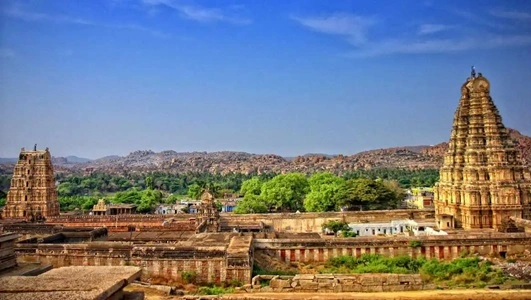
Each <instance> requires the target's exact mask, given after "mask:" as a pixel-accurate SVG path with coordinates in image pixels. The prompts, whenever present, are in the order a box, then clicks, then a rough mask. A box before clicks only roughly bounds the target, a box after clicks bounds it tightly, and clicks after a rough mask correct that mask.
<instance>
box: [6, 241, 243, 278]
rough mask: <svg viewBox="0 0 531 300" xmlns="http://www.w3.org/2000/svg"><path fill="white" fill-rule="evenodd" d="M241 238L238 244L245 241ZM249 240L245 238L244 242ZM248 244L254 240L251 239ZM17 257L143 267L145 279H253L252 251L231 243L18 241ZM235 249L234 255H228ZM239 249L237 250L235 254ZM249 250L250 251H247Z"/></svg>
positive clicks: (69, 263)
mask: <svg viewBox="0 0 531 300" xmlns="http://www.w3.org/2000/svg"><path fill="white" fill-rule="evenodd" d="M239 238H245V237H234V238H233V239H232V240H231V244H232V242H233V240H236V241H235V242H234V244H236V245H240V246H241V245H242V242H241V241H238V239H239ZM245 243H246V242H245V241H243V244H245ZM247 244H249V245H250V244H251V243H250V241H248V242H247ZM16 253H17V259H18V260H19V261H21V262H40V263H43V264H51V265H53V267H54V268H58V267H63V266H123V265H133V266H138V267H141V268H142V280H144V281H151V282H155V281H158V282H179V281H182V275H183V273H184V272H193V273H195V274H196V275H197V277H196V279H197V281H198V282H215V283H221V282H224V281H230V280H239V281H241V282H243V283H249V282H250V281H251V272H252V260H253V258H252V256H251V255H252V252H251V251H250V250H249V249H247V251H245V250H244V249H240V251H238V250H235V249H231V246H230V245H229V246H228V247H225V246H215V247H193V246H190V247H187V246H182V245H179V246H177V245H160V244H159V245H149V246H147V245H146V246H144V245H142V246H140V245H132V244H128V243H112V242H92V243H86V244H18V245H17V247H16ZM227 253H233V255H227ZM235 253H236V254H235ZM245 253H247V255H245Z"/></svg>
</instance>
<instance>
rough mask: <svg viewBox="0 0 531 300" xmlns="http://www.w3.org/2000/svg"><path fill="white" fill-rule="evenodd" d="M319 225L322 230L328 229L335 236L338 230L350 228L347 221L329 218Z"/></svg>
mask: <svg viewBox="0 0 531 300" xmlns="http://www.w3.org/2000/svg"><path fill="white" fill-rule="evenodd" d="M321 227H322V228H323V230H325V229H328V230H329V231H331V232H333V233H334V235H336V236H337V233H338V232H339V231H350V230H351V229H350V227H349V226H348V224H347V222H345V221H339V220H330V221H328V222H326V223H324V224H323V225H322V226H321Z"/></svg>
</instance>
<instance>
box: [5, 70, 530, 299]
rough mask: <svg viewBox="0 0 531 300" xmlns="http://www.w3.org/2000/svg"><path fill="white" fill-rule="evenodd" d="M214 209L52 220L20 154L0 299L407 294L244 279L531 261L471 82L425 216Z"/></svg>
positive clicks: (47, 183)
mask: <svg viewBox="0 0 531 300" xmlns="http://www.w3.org/2000/svg"><path fill="white" fill-rule="evenodd" d="M214 200H215V199H214V196H213V195H212V194H211V193H210V192H209V191H208V190H206V191H205V192H204V193H203V194H202V196H201V201H200V203H198V208H197V214H194V215H191V214H174V215H167V214H166V215H150V214H147V215H141V214H135V213H130V212H133V210H132V209H129V210H120V211H119V212H116V213H111V211H110V210H109V209H108V207H107V206H106V204H105V202H104V201H103V200H102V201H100V202H99V203H98V204H97V205H95V210H97V213H95V214H92V215H69V214H60V213H59V202H58V200H57V191H56V188H55V182H54V174H53V166H52V162H51V156H50V151H49V150H48V149H46V150H37V149H36V147H35V149H34V150H33V151H27V150H24V149H22V151H21V152H20V156H19V160H18V163H17V164H16V166H15V169H14V172H13V177H12V180H11V188H10V190H9V193H8V196H7V203H6V206H5V208H4V210H3V213H2V219H1V224H2V228H3V233H2V235H1V236H0V249H2V251H0V254H1V257H0V268H1V270H0V277H1V278H0V284H1V285H2V286H1V287H0V298H5V297H6V296H8V297H9V296H15V295H16V296H17V299H38V298H39V297H40V296H41V295H46V294H47V293H49V295H52V296H53V295H58V296H59V295H63V294H64V293H63V292H64V291H65V290H64V288H65V287H64V286H61V284H60V283H56V284H55V285H54V284H51V283H50V282H52V281H54V280H55V281H56V282H57V281H60V280H67V281H65V284H66V283H68V282H70V281H73V282H74V281H76V280H78V279H79V276H81V274H87V275H90V276H91V277H98V276H100V275H98V274H101V276H103V274H106V273H108V274H107V275H105V276H107V277H105V278H109V280H110V282H120V285H119V288H116V286H114V285H112V284H111V285H104V286H105V287H106V288H109V289H110V290H109V291H108V292H105V293H104V292H101V291H100V292H98V291H96V290H95V289H97V288H98V284H97V282H96V281H94V280H93V279H92V278H86V280H87V282H88V283H87V285H86V289H87V290H85V291H79V293H81V294H83V293H85V294H83V295H84V296H83V297H85V296H86V299H122V298H123V297H124V295H125V294H126V293H124V292H122V288H123V287H124V286H125V285H127V283H130V282H132V281H133V280H134V279H135V278H139V279H140V280H141V281H144V282H158V283H167V284H171V283H175V282H182V281H183V276H184V275H183V274H192V273H193V274H196V275H197V278H196V280H197V282H200V283H214V284H221V283H223V282H230V281H238V282H241V283H243V288H242V290H243V291H244V292H248V293H249V292H279V291H280V292H311V293H314V292H328V293H332V292H382V291H412V290H422V289H428V288H429V287H428V286H427V285H425V284H424V283H423V281H422V278H421V276H420V275H419V274H349V275H334V274H328V275H324V274H297V275H294V276H274V275H258V276H255V277H254V278H253V277H252V274H253V273H252V272H253V266H254V265H255V264H261V265H264V264H265V265H271V264H276V265H290V264H294V263H303V264H312V263H323V262H325V261H327V260H328V259H329V258H333V257H338V256H341V255H349V256H355V257H360V256H361V255H363V254H380V255H382V256H387V257H395V256H399V255H407V256H410V257H413V258H418V257H425V258H427V259H437V260H452V259H455V258H458V257H460V255H461V253H463V252H466V253H471V254H477V255H479V256H482V257H486V256H489V257H494V256H496V257H503V258H506V259H517V258H519V257H520V256H521V255H522V253H524V252H525V251H529V250H530V249H531V175H530V169H529V166H526V165H524V164H523V163H522V161H521V159H520V153H519V151H518V149H517V148H515V146H514V145H513V144H512V141H511V139H510V138H509V134H508V131H507V129H506V128H505V127H504V125H503V123H502V118H501V116H500V114H499V112H498V110H497V108H496V106H495V105H494V102H493V100H492V98H491V97H490V82H489V81H488V80H487V78H485V77H484V76H483V75H482V74H481V73H479V74H478V75H476V74H475V72H473V73H472V75H471V77H469V78H468V79H467V80H466V82H465V83H464V84H463V86H462V87H461V99H460V101H459V105H458V107H457V110H456V113H455V116H454V122H453V126H452V130H451V134H450V141H449V148H448V151H447V153H446V155H445V157H444V163H443V166H442V168H441V169H440V181H439V182H438V183H437V184H436V186H435V188H434V199H433V200H434V206H435V207H434V209H433V208H432V209H397V210H383V211H341V212H326V213H298V212H297V213H270V214H244V215H237V214H232V213H227V212H219V211H218V209H217V208H216V205H215V201H214ZM331 220H338V221H344V222H346V223H348V224H349V226H351V228H355V230H356V231H357V232H356V233H357V235H358V236H357V237H355V238H335V237H329V236H325V235H324V233H323V229H322V225H323V224H324V223H325V222H328V221H331ZM95 266H108V268H111V269H109V270H107V271H106V270H105V269H104V268H105V267H95ZM67 267H68V268H73V269H64V268H67ZM84 267H86V269H85V268H84ZM120 267H123V268H121V269H120ZM51 268H53V270H52V271H48V270H50V269H51ZM97 268H103V269H97ZM112 268H115V269H112ZM52 272H53V273H52ZM73 272H74V273H73ZM113 272H114V273H113ZM47 274H49V275H47ZM113 274H114V275H113ZM73 275H76V276H77V277H75V276H74V277H75V278H74V277H72V278H70V276H73ZM78 275H79V276H78ZM61 276H63V277H61ZM22 277H24V278H22ZM68 278H70V279H68ZM68 280H70V281H68ZM92 281H94V282H92ZM268 282H269V283H268ZM44 283H46V284H47V285H46V288H44V287H43V284H44ZM48 283H50V284H49V285H48ZM264 283H266V284H264ZM267 283H268V284H267ZM11 285H12V286H11ZM75 287H76V288H78V289H82V288H81V287H80V286H79V285H75ZM432 288H433V287H432ZM53 293H56V294H53ZM62 293H63V294H62ZM81 294H80V295H81ZM102 295H103V296H102ZM105 295H107V297H105ZM113 295H114V296H113ZM137 296H138V295H137ZM80 297H81V296H80ZM84 299H85V298H84ZM138 299H140V298H138Z"/></svg>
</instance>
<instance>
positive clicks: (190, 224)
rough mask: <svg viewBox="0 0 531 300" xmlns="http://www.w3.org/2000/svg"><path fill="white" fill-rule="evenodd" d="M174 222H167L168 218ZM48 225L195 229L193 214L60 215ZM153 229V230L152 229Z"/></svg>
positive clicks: (110, 229)
mask: <svg viewBox="0 0 531 300" xmlns="http://www.w3.org/2000/svg"><path fill="white" fill-rule="evenodd" d="M170 218H171V219H172V220H173V221H172V222H166V223H165V221H166V220H168V219H170ZM46 224H48V225H62V226H65V227H79V226H81V227H106V228H108V230H109V231H129V230H131V229H132V230H142V228H144V229H145V228H161V227H164V228H165V229H167V230H176V231H194V230H195V217H194V216H193V215H182V214H181V215H172V216H171V217H170V216H168V215H113V216H59V217H50V218H48V219H47V220H46ZM150 231H151V230H150Z"/></svg>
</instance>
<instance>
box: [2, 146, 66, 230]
mask: <svg viewBox="0 0 531 300" xmlns="http://www.w3.org/2000/svg"><path fill="white" fill-rule="evenodd" d="M3 215H4V217H5V218H27V219H29V220H32V221H39V220H43V219H45V218H46V217H50V216H58V215H59V201H58V200H57V190H56V188H55V179H54V174H53V166H52V157H51V155H50V151H49V150H48V148H46V150H37V145H35V148H34V149H33V151H26V150H25V149H24V148H22V150H21V151H20V155H19V159H18V162H17V164H16V165H15V170H14V172H13V177H12V179H11V187H10V188H9V192H8V193H7V201H6V206H5V208H4V213H3Z"/></svg>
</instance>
